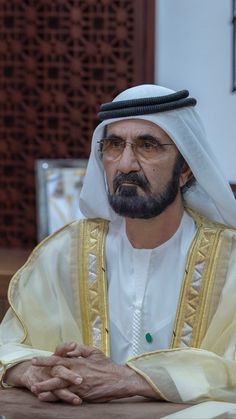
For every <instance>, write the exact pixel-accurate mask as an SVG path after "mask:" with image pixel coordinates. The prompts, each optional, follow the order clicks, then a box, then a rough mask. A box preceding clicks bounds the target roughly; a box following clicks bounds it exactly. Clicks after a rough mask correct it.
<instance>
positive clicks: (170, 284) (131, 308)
mask: <svg viewBox="0 0 236 419" xmlns="http://www.w3.org/2000/svg"><path fill="white" fill-rule="evenodd" d="M195 231H196V226H195V223H194V221H193V219H192V218H191V217H190V216H189V215H188V214H187V213H186V212H185V213H184V216H183V218H182V221H181V224H180V226H179V228H178V229H177V231H176V232H175V234H174V235H173V236H172V237H171V238H170V239H169V240H168V241H166V242H165V243H163V244H162V245H161V246H158V247H156V248H155V249H135V248H133V247H132V245H131V243H130V242H129V240H128V238H127V236H126V233H125V223H122V224H121V225H120V226H118V227H116V228H115V229H114V228H113V229H112V228H110V230H109V233H108V237H107V241H106V255H107V257H106V259H107V262H106V263H107V269H108V274H107V278H108V300H109V316H110V344H111V358H112V359H113V360H114V361H115V362H117V363H121V364H122V363H124V362H126V361H127V359H128V358H130V357H132V356H135V355H138V354H141V353H143V352H148V351H153V350H157V349H164V348H169V346H170V342H171V338H172V331H173V324H174V321H175V315H176V309H177V304H178V299H179V293H180V289H181V285H182V280H183V277H184V269H185V263H186V257H187V253H188V249H189V247H190V244H191V242H192V240H193V237H194V234H195ZM146 333H150V334H151V336H152V342H150V343H148V342H147V340H146V339H145V335H146Z"/></svg>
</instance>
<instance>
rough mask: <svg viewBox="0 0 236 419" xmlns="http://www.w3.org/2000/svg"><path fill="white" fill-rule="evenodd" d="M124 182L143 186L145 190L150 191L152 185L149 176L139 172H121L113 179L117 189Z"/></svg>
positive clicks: (114, 186)
mask: <svg viewBox="0 0 236 419" xmlns="http://www.w3.org/2000/svg"><path fill="white" fill-rule="evenodd" d="M123 183H132V184H133V185H137V186H139V187H140V188H142V189H143V190H144V191H145V192H149V191H150V185H149V181H148V180H147V178H146V177H145V176H143V175H140V174H139V173H132V172H131V173H127V174H125V173H119V174H118V175H117V176H116V177H115V178H114V180H113V188H114V191H116V190H117V189H118V188H119V186H121V185H122V184H123Z"/></svg>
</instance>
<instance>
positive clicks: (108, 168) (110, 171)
mask: <svg viewBox="0 0 236 419" xmlns="http://www.w3.org/2000/svg"><path fill="white" fill-rule="evenodd" d="M103 167H104V171H105V174H106V179H107V184H108V188H109V191H110V192H112V190H113V187H112V184H113V179H114V177H115V168H114V165H113V164H109V163H107V162H103Z"/></svg>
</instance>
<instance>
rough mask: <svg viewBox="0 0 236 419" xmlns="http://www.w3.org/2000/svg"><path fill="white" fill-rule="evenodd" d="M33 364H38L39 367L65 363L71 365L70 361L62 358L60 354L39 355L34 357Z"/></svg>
mask: <svg viewBox="0 0 236 419" xmlns="http://www.w3.org/2000/svg"><path fill="white" fill-rule="evenodd" d="M32 365H35V366H38V367H54V366H55V365H64V366H68V367H69V365H70V361H69V360H67V359H66V358H62V357H60V356H55V355H52V356H49V357H47V356H37V357H35V358H32Z"/></svg>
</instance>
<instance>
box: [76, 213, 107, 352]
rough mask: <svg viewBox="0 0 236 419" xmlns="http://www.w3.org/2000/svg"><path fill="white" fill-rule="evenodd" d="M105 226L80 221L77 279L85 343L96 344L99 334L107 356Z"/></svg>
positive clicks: (97, 220) (96, 220) (94, 221)
mask: <svg viewBox="0 0 236 419" xmlns="http://www.w3.org/2000/svg"><path fill="white" fill-rule="evenodd" d="M107 229H108V222H107V221H106V220H100V219H93V220H82V221H81V222H80V243H81V244H80V250H79V269H80V275H79V277H80V279H79V281H80V307H81V316H82V325H83V327H82V329H83V340H84V343H85V344H87V345H95V346H98V344H97V338H98V336H97V335H98V333H99V334H100V338H101V339H100V345H99V347H100V349H101V350H102V351H103V352H104V353H105V354H106V355H109V351H110V350H109V335H108V304H107V287H106V278H105V271H106V268H105V257H104V243H105V237H106V233H107ZM91 261H92V262H91ZM91 263H92V264H93V266H95V267H96V269H95V270H96V272H92V270H91V269H90V264H91ZM94 275H95V277H94ZM95 323H96V326H95Z"/></svg>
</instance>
